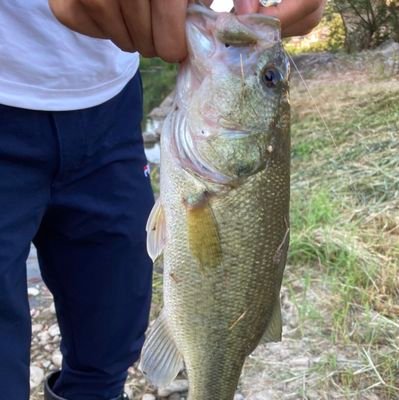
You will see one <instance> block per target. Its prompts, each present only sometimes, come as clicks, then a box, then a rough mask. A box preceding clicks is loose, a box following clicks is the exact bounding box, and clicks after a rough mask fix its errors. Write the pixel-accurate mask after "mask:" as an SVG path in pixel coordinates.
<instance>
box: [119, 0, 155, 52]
mask: <svg viewBox="0 0 399 400" xmlns="http://www.w3.org/2000/svg"><path fill="white" fill-rule="evenodd" d="M121 8H122V14H123V18H124V21H125V24H126V27H127V30H128V32H129V35H130V37H131V38H134V43H135V45H136V48H137V51H139V52H140V54H141V55H143V56H144V57H154V56H155V55H156V52H155V46H154V41H153V37H152V24H151V2H150V0H129V1H122V2H121Z"/></svg>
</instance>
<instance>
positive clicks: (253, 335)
mask: <svg viewBox="0 0 399 400" xmlns="http://www.w3.org/2000/svg"><path fill="white" fill-rule="evenodd" d="M186 36H187V42H188V49H189V56H188V57H187V59H186V60H185V61H184V62H183V63H182V64H181V65H180V69H179V72H178V77H177V84H176V92H175V98H174V101H173V106H172V110H171V112H170V113H169V115H168V116H167V118H166V120H165V122H164V125H163V130H162V134H161V162H160V197H159V199H158V200H157V202H156V204H155V206H154V208H153V210H152V212H151V214H150V217H149V220H148V223H147V249H148V253H149V255H150V256H151V257H152V259H153V260H154V261H157V260H160V259H162V262H163V274H164V275H163V303H164V306H163V310H162V311H161V313H160V315H159V317H158V319H157V320H156V321H155V322H154V323H153V325H152V327H151V328H150V332H149V334H148V335H147V338H146V341H145V343H144V346H143V350H142V354H141V361H140V368H141V370H142V371H143V373H144V375H145V376H146V377H147V378H148V380H149V381H150V382H151V383H153V384H154V385H156V386H160V387H163V386H166V385H168V384H169V383H170V382H171V381H173V379H175V377H176V376H177V375H178V373H179V371H181V370H182V368H183V366H184V367H185V369H186V371H187V376H188V381H189V395H188V399H189V400H209V399H216V400H232V399H233V398H234V394H235V391H236V388H237V384H238V382H239V378H240V374H241V370H242V368H243V364H244V362H245V359H246V357H247V356H248V355H249V354H251V352H252V351H253V350H254V349H255V348H256V346H257V345H258V343H259V342H260V341H261V339H262V338H263V340H265V341H269V342H270V341H279V340H281V333H282V321H281V309H280V288H281V283H282V278H283V272H284V267H285V264H286V258H287V251H288V244H289V197H290V103H289V73H290V71H289V61H288V59H287V55H286V53H285V52H284V49H283V47H282V43H281V33H280V23H279V20H278V19H275V18H273V17H268V16H264V15H258V14H249V15H241V16H237V15H234V14H232V13H217V12H214V11H213V10H211V9H209V8H206V7H204V6H201V5H198V4H192V5H190V6H189V8H188V11H187V21H186Z"/></svg>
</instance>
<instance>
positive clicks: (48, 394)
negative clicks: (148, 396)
mask: <svg viewBox="0 0 399 400" xmlns="http://www.w3.org/2000/svg"><path fill="white" fill-rule="evenodd" d="M59 376H60V371H56V372H53V373H51V374H50V375H49V376H48V377H47V379H46V380H45V382H44V400H67V399H65V398H64V397H60V396H57V395H56V394H55V393H54V392H53V390H52V387H53V386H54V383H55V381H56V380H57V379H58V377H59ZM109 400H129V397H128V395H127V394H126V393H122V394H121V395H120V396H118V397H114V398H113V399H109Z"/></svg>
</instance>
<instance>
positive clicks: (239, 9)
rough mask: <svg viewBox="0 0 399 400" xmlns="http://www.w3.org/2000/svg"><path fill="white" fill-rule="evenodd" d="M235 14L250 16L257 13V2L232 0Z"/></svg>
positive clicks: (252, 0)
mask: <svg viewBox="0 0 399 400" xmlns="http://www.w3.org/2000/svg"><path fill="white" fill-rule="evenodd" d="M234 9H235V12H236V14H252V13H256V12H258V9H259V0H234Z"/></svg>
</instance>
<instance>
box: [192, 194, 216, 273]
mask: <svg viewBox="0 0 399 400" xmlns="http://www.w3.org/2000/svg"><path fill="white" fill-rule="evenodd" d="M185 204H186V209H187V231H188V241H189V246H190V250H191V253H192V254H193V256H194V257H195V258H196V259H197V260H198V261H199V263H200V266H201V269H203V270H205V269H206V268H212V267H216V266H218V265H219V264H220V263H221V262H222V249H221V245H220V237H219V231H218V226H217V221H216V218H215V215H214V214H213V210H212V208H211V205H210V203H209V194H208V193H206V192H204V193H200V194H196V195H193V196H191V197H189V198H187V199H185Z"/></svg>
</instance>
